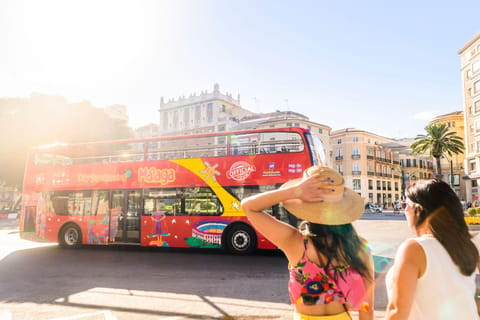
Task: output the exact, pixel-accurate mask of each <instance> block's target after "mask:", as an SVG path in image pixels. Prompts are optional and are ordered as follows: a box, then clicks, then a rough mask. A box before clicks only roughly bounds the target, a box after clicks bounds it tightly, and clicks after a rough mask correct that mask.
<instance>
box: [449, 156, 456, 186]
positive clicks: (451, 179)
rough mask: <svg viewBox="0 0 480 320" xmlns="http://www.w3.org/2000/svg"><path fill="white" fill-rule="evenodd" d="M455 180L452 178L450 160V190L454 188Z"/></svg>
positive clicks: (451, 161)
mask: <svg viewBox="0 0 480 320" xmlns="http://www.w3.org/2000/svg"><path fill="white" fill-rule="evenodd" d="M454 185H455V179H454V177H453V160H452V159H450V187H452V189H453V188H454V187H455V186H454Z"/></svg>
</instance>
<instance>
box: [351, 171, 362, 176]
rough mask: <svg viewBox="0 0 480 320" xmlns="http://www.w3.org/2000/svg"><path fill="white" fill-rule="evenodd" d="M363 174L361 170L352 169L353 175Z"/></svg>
mask: <svg viewBox="0 0 480 320" xmlns="http://www.w3.org/2000/svg"><path fill="white" fill-rule="evenodd" d="M361 174H362V172H361V171H352V175H354V176H359V175H361Z"/></svg>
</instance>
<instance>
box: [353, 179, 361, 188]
mask: <svg viewBox="0 0 480 320" xmlns="http://www.w3.org/2000/svg"><path fill="white" fill-rule="evenodd" d="M360 189H361V185H360V179H353V190H360Z"/></svg>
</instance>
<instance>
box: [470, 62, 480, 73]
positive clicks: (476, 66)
mask: <svg viewBox="0 0 480 320" xmlns="http://www.w3.org/2000/svg"><path fill="white" fill-rule="evenodd" d="M479 70H480V60H477V61H475V62H473V63H472V72H473V73H477V72H478V71H479Z"/></svg>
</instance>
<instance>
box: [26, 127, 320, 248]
mask: <svg viewBox="0 0 480 320" xmlns="http://www.w3.org/2000/svg"><path fill="white" fill-rule="evenodd" d="M275 135H277V136H278V135H281V136H282V137H286V136H288V137H292V138H293V139H292V141H289V140H288V139H287V140H285V139H283V140H271V139H272V137H274V136H275ZM232 137H234V139H233V140H232ZM238 137H241V138H242V139H245V140H246V139H247V138H245V137H248V139H250V141H243V142H238V141H234V140H235V139H236V138H238ZM252 137H253V138H252ZM257 137H258V138H257ZM259 137H265V138H267V139H270V141H269V143H267V142H268V140H266V141H265V146H259V145H258V142H259V140H260V138H259ZM269 137H270V138H269ZM192 139H193V140H192ZM195 139H197V140H198V141H203V142H206V141H217V142H219V141H220V143H217V146H215V147H211V148H210V149H208V148H203V147H200V146H196V147H195V148H192V147H191V146H188V147H187V146H186V145H185V144H186V143H187V142H190V141H195ZM255 139H257V140H255ZM237 140H238V139H237ZM279 141H281V143H277V142H279ZM162 144H163V145H162ZM280 144H282V145H287V146H290V147H292V146H293V149H292V148H290V149H289V148H287V147H284V146H283V147H280ZM119 145H121V146H122V147H124V146H136V149H133V148H132V149H131V150H130V153H119V152H118V151H119V150H120V148H117V147H115V146H119ZM152 145H154V146H155V147H153V148H152V147H150V148H149V146H152ZM112 146H113V147H112ZM218 146H221V147H218ZM264 147H266V148H267V149H265V148H264ZM202 148H203V149H202ZM282 148H283V149H282ZM315 148H316V150H315ZM104 149H106V150H108V151H109V152H111V154H112V155H110V154H109V153H108V152H105V150H104ZM124 149H125V148H124ZM186 149H188V150H189V151H185V150H186ZM243 149H244V150H243ZM318 149H319V147H318V146H316V147H315V146H313V143H312V137H311V136H310V133H309V132H308V130H305V129H300V128H283V129H272V130H249V131H239V132H229V133H214V134H204V135H196V136H184V137H169V138H167V137H161V138H151V139H143V140H131V141H112V142H98V143H85V144H75V145H62V146H52V147H44V148H35V149H33V150H32V152H31V155H30V156H29V158H28V160H27V164H26V169H25V178H24V186H23V194H22V209H21V215H20V235H21V237H22V238H24V239H29V240H34V241H43V242H59V243H60V244H61V245H63V246H66V247H76V246H78V245H81V244H100V245H106V244H114V243H131V244H138V245H142V246H165V247H225V248H226V249H228V250H230V251H232V252H235V253H247V252H251V251H252V250H254V249H256V248H259V249H273V248H274V246H273V245H272V244H271V243H270V242H269V241H268V240H266V239H265V238H264V237H263V236H262V235H261V234H260V233H257V232H255V231H253V228H252V227H251V225H250V224H249V222H248V220H247V219H246V217H245V215H244V213H243V212H242V210H241V208H240V201H241V198H242V197H244V196H248V195H250V194H252V193H255V192H263V191H265V190H269V189H272V188H276V187H278V186H279V185H280V184H282V183H284V182H286V181H288V180H290V179H295V178H298V177H300V176H301V175H302V172H303V170H304V169H306V168H308V167H309V166H311V165H313V164H317V163H318V162H319V161H320V160H319V158H318V156H317V155H316V152H317V151H319V150H318ZM98 150H103V151H102V152H101V153H100V155H99V154H98ZM165 150H168V152H167V151H165ZM209 150H210V153H209ZM123 151H125V150H123ZM182 152H183V156H182V157H179V155H178V154H180V153H182ZM202 152H203V153H206V154H204V156H196V155H198V154H200V153H202ZM174 153H177V154H174ZM166 158H169V159H166ZM272 210H273V211H272V212H276V214H280V213H281V212H283V211H282V210H279V209H278V208H276V210H274V209H272ZM279 212H280V213H279ZM272 214H273V213H272ZM283 215H285V214H284V213H283ZM283 219H285V217H284V216H283ZM75 237H78V239H75Z"/></svg>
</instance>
